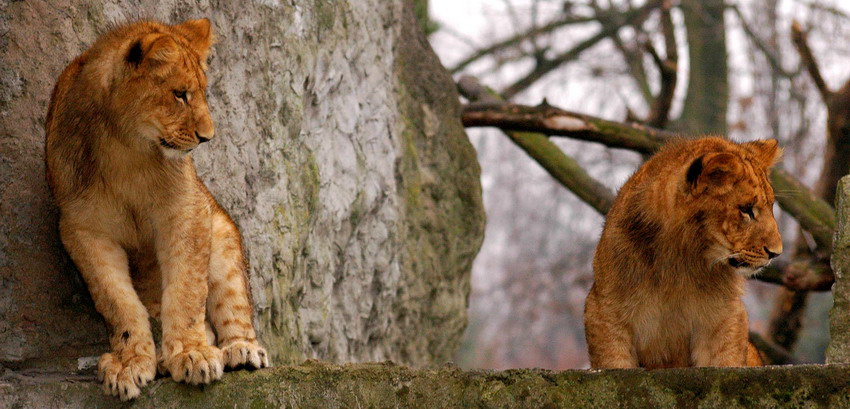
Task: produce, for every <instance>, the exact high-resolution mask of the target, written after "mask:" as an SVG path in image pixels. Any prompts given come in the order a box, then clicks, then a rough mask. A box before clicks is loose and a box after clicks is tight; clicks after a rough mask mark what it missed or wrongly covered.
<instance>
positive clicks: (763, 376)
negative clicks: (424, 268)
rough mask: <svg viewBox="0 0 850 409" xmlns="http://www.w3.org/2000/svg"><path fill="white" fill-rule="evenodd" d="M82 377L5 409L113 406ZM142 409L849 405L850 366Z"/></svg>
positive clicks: (387, 390) (250, 397) (340, 389)
mask: <svg viewBox="0 0 850 409" xmlns="http://www.w3.org/2000/svg"><path fill="white" fill-rule="evenodd" d="M80 380H82V379H80V378H71V379H67V378H66V379H62V380H58V379H54V380H53V381H52V382H43V380H42V381H36V380H34V379H31V378H27V377H19V378H18V379H16V380H12V381H8V383H6V382H4V379H3V378H2V377H0V407H10V408H12V407H13V408H21V409H29V408H59V407H62V408H87V409H93V408H113V407H116V403H117V402H118V400H117V398H112V397H108V396H103V395H102V393H101V391H100V386H99V385H97V384H95V383H94V382H80ZM132 406H133V407H135V408H157V409H165V408H175V409H193V408H199V409H205V408H210V407H239V408H247V407H251V408H255V407H256V408H293V409H296V408H297V409H308V408H316V409H325V408H422V409H433V408H505V409H508V408H510V409H514V408H547V409H555V408H588V409H590V408H598V409H611V408H640V409H643V408H677V409H691V408H693V409H697V408H699V409H738V408H741V409H743V408H812V409H814V408H847V407H850V368H848V367H847V366H846V365H832V366H823V365H797V366H782V367H763V368H750V369H743V368H683V369H663V370H655V371H645V370H640V369H626V370H607V371H580V370H573V371H563V372H553V371H544V370H528V369H517V370H509V371H461V370H459V369H457V368H454V367H444V368H440V369H431V370H413V369H410V368H406V367H403V366H397V365H392V364H356V365H346V366H336V365H328V364H322V363H318V362H307V363H305V364H302V365H299V366H295V367H279V368H272V369H270V370H262V371H257V372H253V373H250V372H244V371H242V372H235V373H230V374H225V376H224V378H223V379H222V380H221V381H219V382H216V383H214V384H212V385H210V386H207V387H204V388H203V389H202V388H199V387H194V386H188V385H181V384H177V383H175V382H173V381H171V380H170V379H162V380H158V381H155V382H154V384H153V385H151V386H148V387H147V388H145V389H144V390H142V396H141V397H139V399H138V400H137V401H135V402H133V405H132Z"/></svg>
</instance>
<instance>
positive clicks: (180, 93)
mask: <svg viewBox="0 0 850 409" xmlns="http://www.w3.org/2000/svg"><path fill="white" fill-rule="evenodd" d="M174 98H177V99H179V100H181V101H183V102H189V100H188V99H187V98H186V91H174Z"/></svg>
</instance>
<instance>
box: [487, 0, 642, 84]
mask: <svg viewBox="0 0 850 409" xmlns="http://www.w3.org/2000/svg"><path fill="white" fill-rule="evenodd" d="M657 3H658V1H657V0H656V1H650V2H648V3H647V4H645V5H644V6H642V7H640V8H637V9H634V10H630V11H627V12H625V13H622V14H621V15H614V16H612V19H611V20H600V22H601V23H602V29H601V30H599V32H598V33H596V34H595V35H594V36H592V37H590V38H588V39H586V40H584V41H582V42H580V43H578V44H577V45H576V46H575V47H573V48H572V49H570V50H568V51H566V52H564V53H562V54H560V55H558V56H556V57H555V58H552V59H544V60H541V61H539V62H538V64H537V66H536V67H534V69H533V70H531V72H529V73H528V74H526V75H525V76H524V77H522V78H520V79H519V80H518V81H516V82H515V83H513V84H512V85H511V86H509V87H507V88H505V90H504V91H502V93H501V95H502V96H503V97H504V98H505V99H511V98H513V97H514V96H515V95H516V94H518V93H520V92H522V91H524V90H525V89H526V88H528V87H529V86H531V84H533V83H535V82H536V81H537V80H539V79H540V78H542V77H543V76H545V75H546V74H548V73H550V72H551V71H553V70H555V69H556V68H558V67H560V66H561V65H563V64H564V63H566V62H569V61H572V60H574V59H576V58H578V56H579V55H581V53H583V52H584V51H585V50H587V49H589V48H591V47H593V46H595V45H596V44H597V43H599V42H600V41H602V40H604V39H605V38H607V37H609V36H611V34H612V33H614V32H615V31H617V30H619V29H620V28H621V27H623V26H624V25H626V24H628V23H630V22H633V21H635V20H642V19H645V18H646V17H647V15H648V13H649V11H650V10H652V9H653V8H655V7H657Z"/></svg>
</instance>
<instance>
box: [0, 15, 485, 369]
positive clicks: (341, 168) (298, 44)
mask: <svg viewBox="0 0 850 409" xmlns="http://www.w3.org/2000/svg"><path fill="white" fill-rule="evenodd" d="M141 4H145V5H140V3H139V2H133V1H128V0H110V1H106V2H92V1H70V0H59V1H52V0H50V1H49V0H32V1H26V2H9V1H0V180H2V183H0V364H3V365H7V366H12V367H32V366H42V367H44V366H47V367H64V368H67V367H72V366H75V359H76V358H77V357H79V356H85V355H94V354H98V353H101V352H103V351H104V350H105V342H106V332H105V327H104V325H103V322H102V320H101V319H100V317H99V315H98V314H97V313H96V312H95V311H94V309H93V306H92V303H91V301H90V299H89V298H88V295H87V291H86V289H85V285H84V284H83V283H82V281H81V280H80V278H79V276H78V274H77V273H76V271H75V269H74V267H73V265H72V263H70V261H69V260H68V258H67V256H66V255H65V254H64V251H63V250H62V249H61V244H60V242H59V240H58V236H57V228H56V222H57V214H56V209H55V208H54V207H53V205H52V204H51V198H50V196H49V191H48V189H47V185H46V182H45V178H44V166H43V157H42V155H43V140H44V131H43V123H44V117H45V114H46V109H47V103H48V100H49V97H50V91H51V88H52V86H53V83H54V81H55V80H56V78H57V76H58V75H59V73H60V72H61V70H62V69H63V68H64V66H65V65H66V64H68V63H69V62H70V60H71V59H72V58H73V57H74V56H76V55H77V54H79V53H80V52H81V51H83V50H85V49H86V48H87V46H88V45H90V44H91V43H92V42H93V41H94V39H95V38H96V37H97V35H98V34H99V33H101V32H104V31H106V30H107V29H108V28H109V26H110V24H113V23H116V22H124V21H127V20H132V19H138V18H154V19H159V20H162V21H164V22H168V23H175V22H180V21H182V20H184V19H188V18H199V17H209V18H210V19H211V20H212V22H213V26H214V30H215V32H216V34H217V37H218V42H217V44H216V45H215V46H214V50H213V52H212V56H211V60H210V70H209V89H208V97H209V100H210V104H211V110H212V115H213V118H214V120H215V121H216V126H217V135H219V137H217V138H216V139H215V140H214V141H213V142H211V143H210V144H208V145H205V146H203V147H202V148H201V149H199V151H198V152H197V153H196V154H195V159H196V163H197V168H198V171H199V174H200V175H201V178H202V179H203V180H204V181H205V182H206V183H207V185H208V186H209V188H210V190H211V191H212V192H213V194H214V195H215V196H216V198H217V199H218V200H219V201H220V202H221V203H222V205H223V206H224V207H225V208H226V209H227V210H228V211H229V212H230V213H231V214H232V216H233V217H234V219H235V220H236V222H237V224H238V225H239V227H240V229H241V231H242V233H243V236H244V245H245V247H246V249H247V252H248V257H249V262H250V266H251V268H250V273H251V287H252V291H253V296H254V304H255V309H256V315H257V317H256V318H257V326H258V330H259V333H260V337H261V340H262V342H263V343H264V344H265V345H266V346H267V348H268V349H269V351H270V352H271V353H272V354H273V358H274V360H275V361H276V362H277V363H289V362H296V361H300V360H302V359H304V358H311V357H314V358H321V359H325V360H329V361H334V362H346V361H369V360H386V359H391V360H394V361H397V362H400V363H405V364H410V365H416V366H422V365H428V364H432V363H439V362H442V361H446V360H448V359H449V358H450V356H451V354H452V352H453V351H454V349H455V348H456V346H457V344H458V341H459V338H460V335H461V333H462V331H463V329H464V327H465V325H466V307H467V297H468V293H469V278H470V275H469V273H470V268H471V263H472V260H473V258H474V256H475V255H476V253H477V251H478V248H479V246H480V244H481V240H482V237H483V224H484V213H483V207H482V203H481V187H480V181H479V166H478V162H477V160H476V157H475V152H474V150H473V148H472V146H471V145H470V144H469V142H468V140H467V138H466V135H465V133H464V130H463V127H462V125H461V123H460V113H459V105H458V98H457V95H456V91H455V89H454V85H453V84H452V81H451V78H450V76H449V75H448V73H447V72H446V71H445V70H444V69H443V68H442V67H441V66H440V65H439V62H438V60H437V58H436V56H435V55H434V54H433V52H432V51H431V49H430V47H429V46H428V44H427V42H426V41H425V38H424V35H423V34H422V33H421V30H420V29H419V27H418V26H417V24H416V20H415V17H414V15H413V10H412V5H411V4H410V3H408V2H406V1H403V0H393V1H384V0H350V1H342V0H338V1H323V0H293V1H287V2H277V1H265V2H259V1H258V2H236V1H233V2H228V1H206V0H200V1H190V0H166V1H163V2H159V4H158V5H156V6H152V5H148V3H141Z"/></svg>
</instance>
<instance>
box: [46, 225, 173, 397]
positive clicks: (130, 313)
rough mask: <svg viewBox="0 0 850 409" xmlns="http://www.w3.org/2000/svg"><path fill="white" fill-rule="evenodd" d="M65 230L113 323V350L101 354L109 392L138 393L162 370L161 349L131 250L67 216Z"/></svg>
mask: <svg viewBox="0 0 850 409" xmlns="http://www.w3.org/2000/svg"><path fill="white" fill-rule="evenodd" d="M60 234H61V236H62V242H63V243H64V244H65V248H66V249H67V250H68V254H69V255H70V256H71V258H72V259H73V260H74V263H75V264H76V265H77V267H78V268H79V270H80V273H81V274H82V276H83V278H84V279H85V281H86V284H87V285H88V288H89V292H90V293H91V296H92V299H93V300H94V303H95V307H96V308H97V310H98V312H100V313H101V315H103V317H104V319H106V322H107V324H108V325H109V328H110V332H111V333H110V336H109V343H110V346H111V350H112V352H109V353H106V354H103V355H102V356H101V357H100V361H99V362H98V365H97V377H98V380H100V381H101V382H103V390H104V392H105V393H106V394H108V395H113V396H118V397H120V398H121V400H124V401H126V400H130V399H133V398H136V397H137V396H139V393H140V392H141V390H140V389H141V388H142V387H144V386H145V385H147V383H148V382H150V381H151V380H153V378H154V376H155V375H156V353H155V350H154V344H153V336H152V335H151V330H150V323H149V322H148V313H147V310H146V309H145V307H144V305H142V302H141V301H140V300H139V297H138V295H137V294H136V291H135V290H134V289H133V284H132V282H131V279H130V271H129V265H128V260H127V254H126V252H125V251H124V249H123V248H121V246H119V245H118V244H117V243H115V242H114V241H112V240H110V239H108V238H106V237H104V236H103V235H101V234H98V233H95V232H91V231H87V230H84V229H80V228H78V227H77V226H73V225H72V224H71V223H69V222H67V221H64V222H62V223H60Z"/></svg>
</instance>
